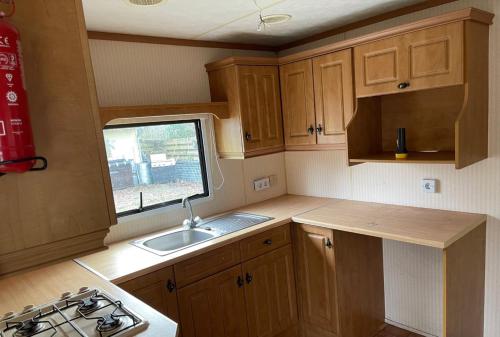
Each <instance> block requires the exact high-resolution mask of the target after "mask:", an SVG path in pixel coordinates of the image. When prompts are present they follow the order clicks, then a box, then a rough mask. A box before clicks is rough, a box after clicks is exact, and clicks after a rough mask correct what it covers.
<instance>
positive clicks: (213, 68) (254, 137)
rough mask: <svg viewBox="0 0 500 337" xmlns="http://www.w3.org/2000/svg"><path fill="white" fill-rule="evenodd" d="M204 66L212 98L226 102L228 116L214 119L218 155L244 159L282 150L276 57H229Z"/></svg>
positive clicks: (281, 121)
mask: <svg viewBox="0 0 500 337" xmlns="http://www.w3.org/2000/svg"><path fill="white" fill-rule="evenodd" d="M205 67H206V69H207V72H208V78H209V83H210V95H211V99H212V101H213V102H226V101H227V104H228V118H226V119H215V120H214V124H215V136H216V142H217V150H218V153H219V155H220V156H221V157H222V158H228V159H244V158H249V157H254V156H259V155H263V154H270V153H275V152H281V151H283V149H284V143H283V120H282V115H281V96H280V93H279V71H278V63H277V59H275V58H264V57H230V58H226V59H223V60H221V61H217V62H213V63H209V64H206V65H205Z"/></svg>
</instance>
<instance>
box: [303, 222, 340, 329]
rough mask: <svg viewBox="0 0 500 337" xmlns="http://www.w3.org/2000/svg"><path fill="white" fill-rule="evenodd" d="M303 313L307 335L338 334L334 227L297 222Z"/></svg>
mask: <svg viewBox="0 0 500 337" xmlns="http://www.w3.org/2000/svg"><path fill="white" fill-rule="evenodd" d="M295 240H296V246H295V249H296V251H295V263H296V264H295V268H296V275H297V292H298V300H299V301H298V302H299V317H300V320H301V322H303V335H304V336H308V337H309V336H311V337H312V336H323V337H331V336H337V335H338V333H339V324H338V304H337V287H336V272H335V255H334V249H333V231H332V230H329V229H324V228H320V227H314V226H308V225H299V224H297V225H296V226H295Z"/></svg>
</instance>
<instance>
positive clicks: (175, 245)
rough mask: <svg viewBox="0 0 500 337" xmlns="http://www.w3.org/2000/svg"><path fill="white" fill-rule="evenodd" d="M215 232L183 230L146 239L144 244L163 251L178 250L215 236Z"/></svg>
mask: <svg viewBox="0 0 500 337" xmlns="http://www.w3.org/2000/svg"><path fill="white" fill-rule="evenodd" d="M215 236H216V235H215V234H214V233H209V232H205V231H203V232H202V231H199V230H183V231H179V232H173V233H170V234H166V235H162V236H159V237H157V238H154V239H150V240H147V241H145V242H144V243H143V244H144V246H146V247H148V248H151V249H154V250H161V251H169V250H177V249H180V248H184V247H186V246H190V245H193V244H195V243H198V242H202V241H205V240H208V239H211V238H213V237H215Z"/></svg>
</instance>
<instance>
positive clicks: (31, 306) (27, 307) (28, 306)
mask: <svg viewBox="0 0 500 337" xmlns="http://www.w3.org/2000/svg"><path fill="white" fill-rule="evenodd" d="M34 307H35V306H34V305H33V304H28V305H27V306H25V307H24V308H23V312H22V313H23V314H25V313H27V312H30V311H31V310H33V308H34Z"/></svg>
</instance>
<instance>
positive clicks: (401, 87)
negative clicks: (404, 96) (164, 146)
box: [398, 82, 410, 89]
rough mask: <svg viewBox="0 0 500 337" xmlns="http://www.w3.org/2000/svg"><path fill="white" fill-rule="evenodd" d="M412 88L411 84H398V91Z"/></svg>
mask: <svg viewBox="0 0 500 337" xmlns="http://www.w3.org/2000/svg"><path fill="white" fill-rule="evenodd" d="M409 86H410V82H401V83H399V84H398V89H406V88H408V87H409Z"/></svg>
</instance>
